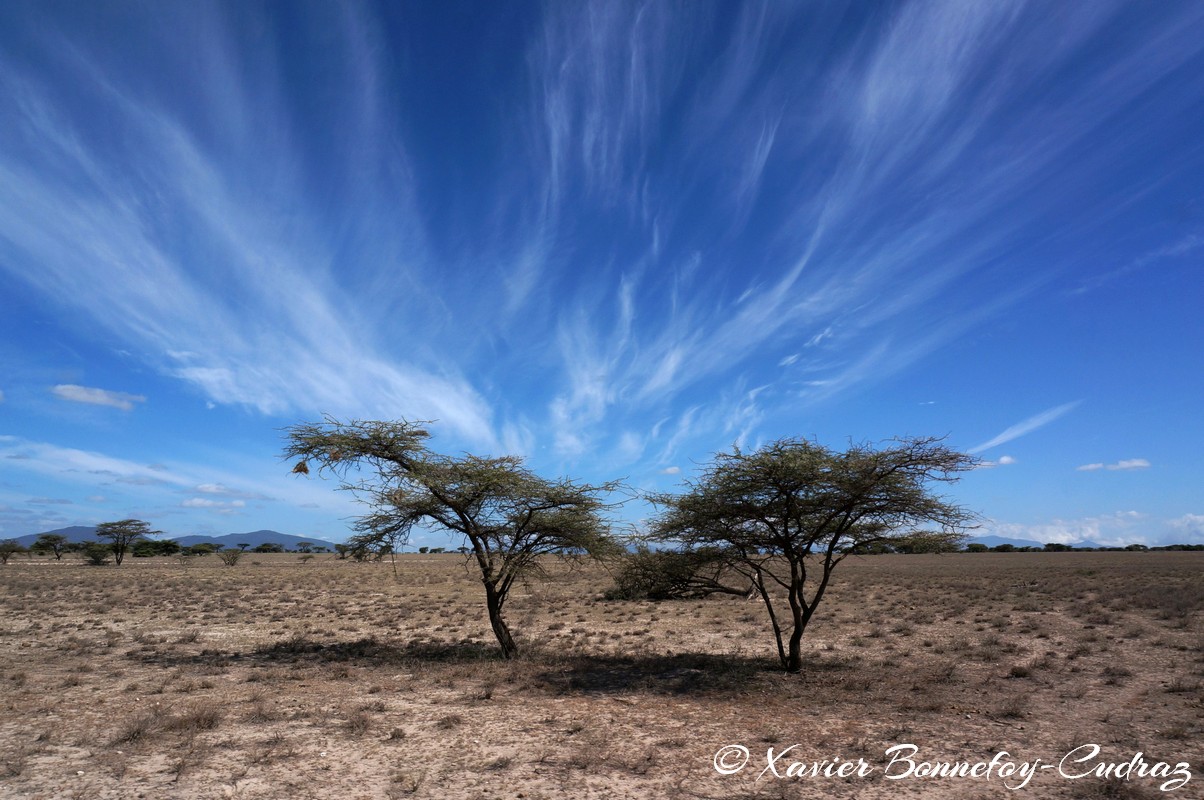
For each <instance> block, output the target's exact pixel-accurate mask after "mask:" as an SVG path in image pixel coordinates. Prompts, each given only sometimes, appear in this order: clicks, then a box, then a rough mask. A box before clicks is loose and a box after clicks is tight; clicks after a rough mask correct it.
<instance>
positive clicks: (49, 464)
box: [0, 436, 351, 511]
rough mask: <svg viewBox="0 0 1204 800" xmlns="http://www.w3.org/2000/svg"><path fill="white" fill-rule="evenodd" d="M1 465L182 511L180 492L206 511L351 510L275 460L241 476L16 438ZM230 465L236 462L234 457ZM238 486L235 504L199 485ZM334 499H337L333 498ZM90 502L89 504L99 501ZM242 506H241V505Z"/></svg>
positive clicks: (2, 450)
mask: <svg viewBox="0 0 1204 800" xmlns="http://www.w3.org/2000/svg"><path fill="white" fill-rule="evenodd" d="M0 460H2V461H0V463H3V464H4V465H5V469H6V470H11V471H14V472H17V473H22V474H35V475H42V476H46V477H50V478H54V479H57V480H60V481H64V482H67V483H71V484H76V485H80V486H85V487H96V488H101V487H106V486H114V485H116V486H118V487H124V486H136V487H139V488H140V492H141V494H142V495H143V496H144V497H146V498H153V499H154V500H155V502H160V503H165V504H168V505H170V506H172V507H178V506H179V503H180V501H179V495H180V494H181V493H186V494H192V493H193V492H198V493H200V494H210V495H211V497H209V498H204V497H199V498H196V500H197V501H198V503H197V504H195V505H193V506H186V507H202V506H203V504H204V502H206V501H208V502H213V503H228V504H230V505H231V506H233V505H234V504H242V505H245V504H246V501H248V500H263V501H273V500H274V501H277V502H279V501H283V502H286V503H289V504H290V505H297V504H300V503H302V502H316V503H318V504H319V505H320V507H321V508H323V509H327V510H338V511H348V510H349V509H350V507H351V506H350V502H349V499H348V498H346V497H342V496H338V493H332V492H330V490H329V487H328V486H324V485H323V484H322V482H320V481H296V480H291V479H290V476H288V475H287V474H286V472H287V471H286V470H284V469H282V468H281V467H280V465H279V464H278V463H277V462H276V461H275V460H274V459H268V461H267V463H266V464H262V465H258V468H259V470H261V471H262V472H261V473H257V472H256V471H255V469H254V467H244V468H241V469H239V470H238V474H237V475H234V474H231V471H230V470H229V469H217V468H213V467H207V466H203V465H197V464H188V463H169V464H166V465H147V464H142V463H138V462H136V461H131V460H129V459H125V458H119V457H115V456H110V455H107V454H104V453H98V452H95V451H90V450H80V449H77V448H71V447H61V446H59V445H54V444H50V443H46V442H35V441H28V440H25V439H21V438H18V437H11V436H10V437H0ZM225 461H226V462H227V463H230V464H233V463H237V462H236V460H235V459H233V458H227V459H225ZM231 484H236V485H238V486H240V487H242V488H241V489H240V490H239V492H238V493H237V494H227V495H226V496H227V497H232V498H233V499H231V500H218V499H214V496H215V493H213V492H205V491H204V490H201V489H199V488H198V487H200V486H209V487H225V486H229V485H231ZM332 495H335V496H332ZM103 500H104V498H103V497H101V499H100V501H97V500H94V499H92V498H90V499H89V502H101V501H103ZM240 507H241V506H240Z"/></svg>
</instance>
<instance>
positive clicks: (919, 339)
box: [0, 0, 1204, 544]
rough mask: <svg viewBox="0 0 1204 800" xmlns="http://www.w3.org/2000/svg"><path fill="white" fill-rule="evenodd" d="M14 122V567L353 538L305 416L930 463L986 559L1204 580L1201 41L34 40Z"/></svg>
mask: <svg viewBox="0 0 1204 800" xmlns="http://www.w3.org/2000/svg"><path fill="white" fill-rule="evenodd" d="M0 118H2V119H3V124H0V303H2V306H0V310H2V313H0V392H2V395H0V536H17V535H22V534H26V533H32V532H36V531H40V530H46V529H50V528H56V527H61V526H64V525H70V524H94V523H96V522H100V521H105V520H112V519H121V518H124V517H129V516H134V517H139V518H142V519H146V520H148V521H150V522H151V523H152V524H153V525H154V526H155V527H157V528H160V529H162V530H164V531H165V532H168V533H169V534H172V535H187V534H192V533H218V534H221V533H229V532H242V531H249V530H255V529H259V528H274V529H276V530H280V531H283V532H286V533H292V534H297V535H304V536H315V537H323V538H328V539H336V540H337V539H341V538H343V537H344V536H345V535H346V533H347V524H346V520H347V519H348V518H349V517H351V516H353V515H354V514H355V513H356V508H355V506H354V505H353V504H352V503H351V501H350V498H349V497H348V496H347V495H346V494H345V493H341V492H336V491H334V485H332V484H331V483H330V482H329V481H319V480H315V479H305V478H301V477H298V476H293V475H290V474H288V465H287V464H284V463H282V462H281V461H280V459H279V453H280V451H281V449H282V447H283V439H282V434H281V429H282V428H283V427H285V426H287V425H290V424H293V423H295V422H299V421H306V420H315V419H317V418H319V417H320V415H322V414H324V413H325V414H331V415H334V416H336V417H340V418H348V417H355V418H367V419H394V418H402V417H405V418H409V419H428V420H438V422H437V424H435V425H434V426H433V430H434V432H435V433H436V437H435V439H434V441H433V443H432V444H433V446H435V447H436V448H437V449H440V450H443V451H445V452H461V451H470V452H474V453H482V454H484V453H488V454H502V453H518V454H522V455H524V456H527V457H528V458H529V459H530V463H531V465H532V466H533V467H534V468H536V469H537V470H538V471H540V472H542V473H545V474H548V475H558V474H567V475H571V476H573V477H576V478H579V479H582V480H587V481H602V480H607V479H612V478H620V477H624V478H626V479H627V480H628V481H629V482H630V483H631V484H633V485H635V486H638V487H644V488H656V489H669V488H672V487H674V486H675V485H678V484H679V483H680V481H681V480H682V478H684V477H686V476H688V475H690V474H691V473H692V472H693V470H694V469H695V468H696V467H697V465H698V464H699V463H702V462H705V461H706V460H707V459H708V458H709V456H710V454H712V453H714V452H715V451H717V450H721V449H724V448H727V447H729V446H730V445H731V444H732V443H734V442H739V443H742V444H743V445H745V446H755V445H756V444H757V443H759V442H764V441H767V440H770V439H774V438H777V437H781V436H808V437H811V436H813V437H816V438H817V439H818V440H819V441H821V442H823V443H825V444H828V445H831V446H837V447H839V446H841V445H843V444H844V443H847V442H848V441H850V440H854V441H878V440H882V439H885V438H888V437H891V436H896V435H947V436H948V441H949V443H950V444H951V445H953V446H955V447H959V448H962V449H965V450H970V451H972V452H975V453H976V454H978V455H979V456H981V457H982V458H984V459H986V460H987V462H988V465H987V467H986V468H983V469H980V470H977V471H975V472H974V473H972V474H971V475H969V476H968V477H966V478H965V479H964V480H963V481H962V483H960V484H958V485H957V486H956V487H954V489H953V495H954V497H956V499H957V500H959V501H960V502H962V503H963V504H965V505H967V506H969V507H970V508H972V509H974V510H976V511H978V512H979V513H980V514H982V516H983V517H984V524H983V528H982V529H981V530H980V531H979V533H981V534H992V533H993V534H998V535H1003V536H1011V537H1019V538H1033V539H1037V540H1039V541H1042V542H1045V541H1077V540H1080V539H1085V538H1089V539H1093V540H1096V541H1099V542H1102V543H1106V544H1111V543H1116V544H1127V543H1129V542H1146V543H1151V544H1156V543H1163V542H1172V541H1204V496H1202V495H1201V492H1200V488H1201V465H1202V460H1201V456H1200V454H1201V453H1202V452H1204V425H1202V424H1201V423H1200V417H1201V410H1202V409H1201V406H1202V404H1201V398H1204V369H1202V366H1204V363H1202V358H1201V353H1202V352H1204V323H1202V322H1201V314H1200V307H1201V304H1202V301H1204V274H1202V272H1201V262H1202V260H1204V170H1202V167H1204V6H1202V5H1201V4H1199V3H1194V2H1163V3H1110V2H1102V1H1101V2H1092V3H1040V4H1033V3H1029V4H1026V3H1022V2H986V1H984V2H975V3H966V2H960V1H954V2H925V3H914V2H913V3H848V4H840V3H825V4H796V3H774V4H770V5H758V4H755V3H751V2H750V3H739V4H736V3H687V4H680V5H678V4H672V3H667V2H650V3H645V4H628V3H622V2H615V1H613V0H608V1H607V2H598V3H585V2H582V3H549V4H547V5H537V4H527V3H511V4H487V3H409V4H399V3H386V4H381V5H374V4H371V3H337V4H336V3H316V2H308V3H305V2H301V3H270V4H261V3H252V2H238V3H183V2H168V3H152V4H142V3H125V2H109V3H95V4H81V3H71V2H16V1H15V0H14V1H13V2H6V3H3V4H0ZM625 513H626V514H627V516H629V517H631V518H633V519H634V518H638V517H639V516H640V514H641V513H643V512H642V510H641V509H640V508H639V507H638V504H637V505H636V506H634V507H629V508H628V509H627V510H626V511H625ZM432 541H433V540H432Z"/></svg>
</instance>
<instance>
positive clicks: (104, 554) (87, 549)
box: [80, 542, 113, 567]
mask: <svg viewBox="0 0 1204 800" xmlns="http://www.w3.org/2000/svg"><path fill="white" fill-rule="evenodd" d="M80 553H82V554H83V556H84V558H85V559H86V560H87V562H88V563H89V564H91V565H92V566H94V567H99V566H103V565H105V564H107V563H109V556H111V555H113V548H112V546H111V545H107V544H101V543H100V542H84V543H83V546H82V547H81V548H80Z"/></svg>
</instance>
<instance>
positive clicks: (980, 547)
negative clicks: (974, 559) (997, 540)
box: [966, 542, 991, 553]
mask: <svg viewBox="0 0 1204 800" xmlns="http://www.w3.org/2000/svg"><path fill="white" fill-rule="evenodd" d="M990 549H991V548H989V547H987V546H986V545H985V544H981V543H979V542H973V543H971V544H968V545H966V552H967V553H986V552H988V551H990Z"/></svg>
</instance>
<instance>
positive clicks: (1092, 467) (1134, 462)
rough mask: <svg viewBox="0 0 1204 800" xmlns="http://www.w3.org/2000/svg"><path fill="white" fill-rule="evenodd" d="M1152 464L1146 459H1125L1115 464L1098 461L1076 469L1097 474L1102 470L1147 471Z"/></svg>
mask: <svg viewBox="0 0 1204 800" xmlns="http://www.w3.org/2000/svg"><path fill="white" fill-rule="evenodd" d="M1149 466H1150V462H1149V461H1147V460H1145V459H1144V458H1125V459H1121V460H1120V461H1117V462H1116V463H1115V464H1105V463H1103V462H1102V461H1097V462H1095V463H1093V464H1083V465H1082V466H1081V467H1075V469H1077V470H1078V471H1079V472H1095V471H1096V470H1100V469H1109V470H1113V471H1115V470H1131V469H1147V468H1148V467H1149Z"/></svg>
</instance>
